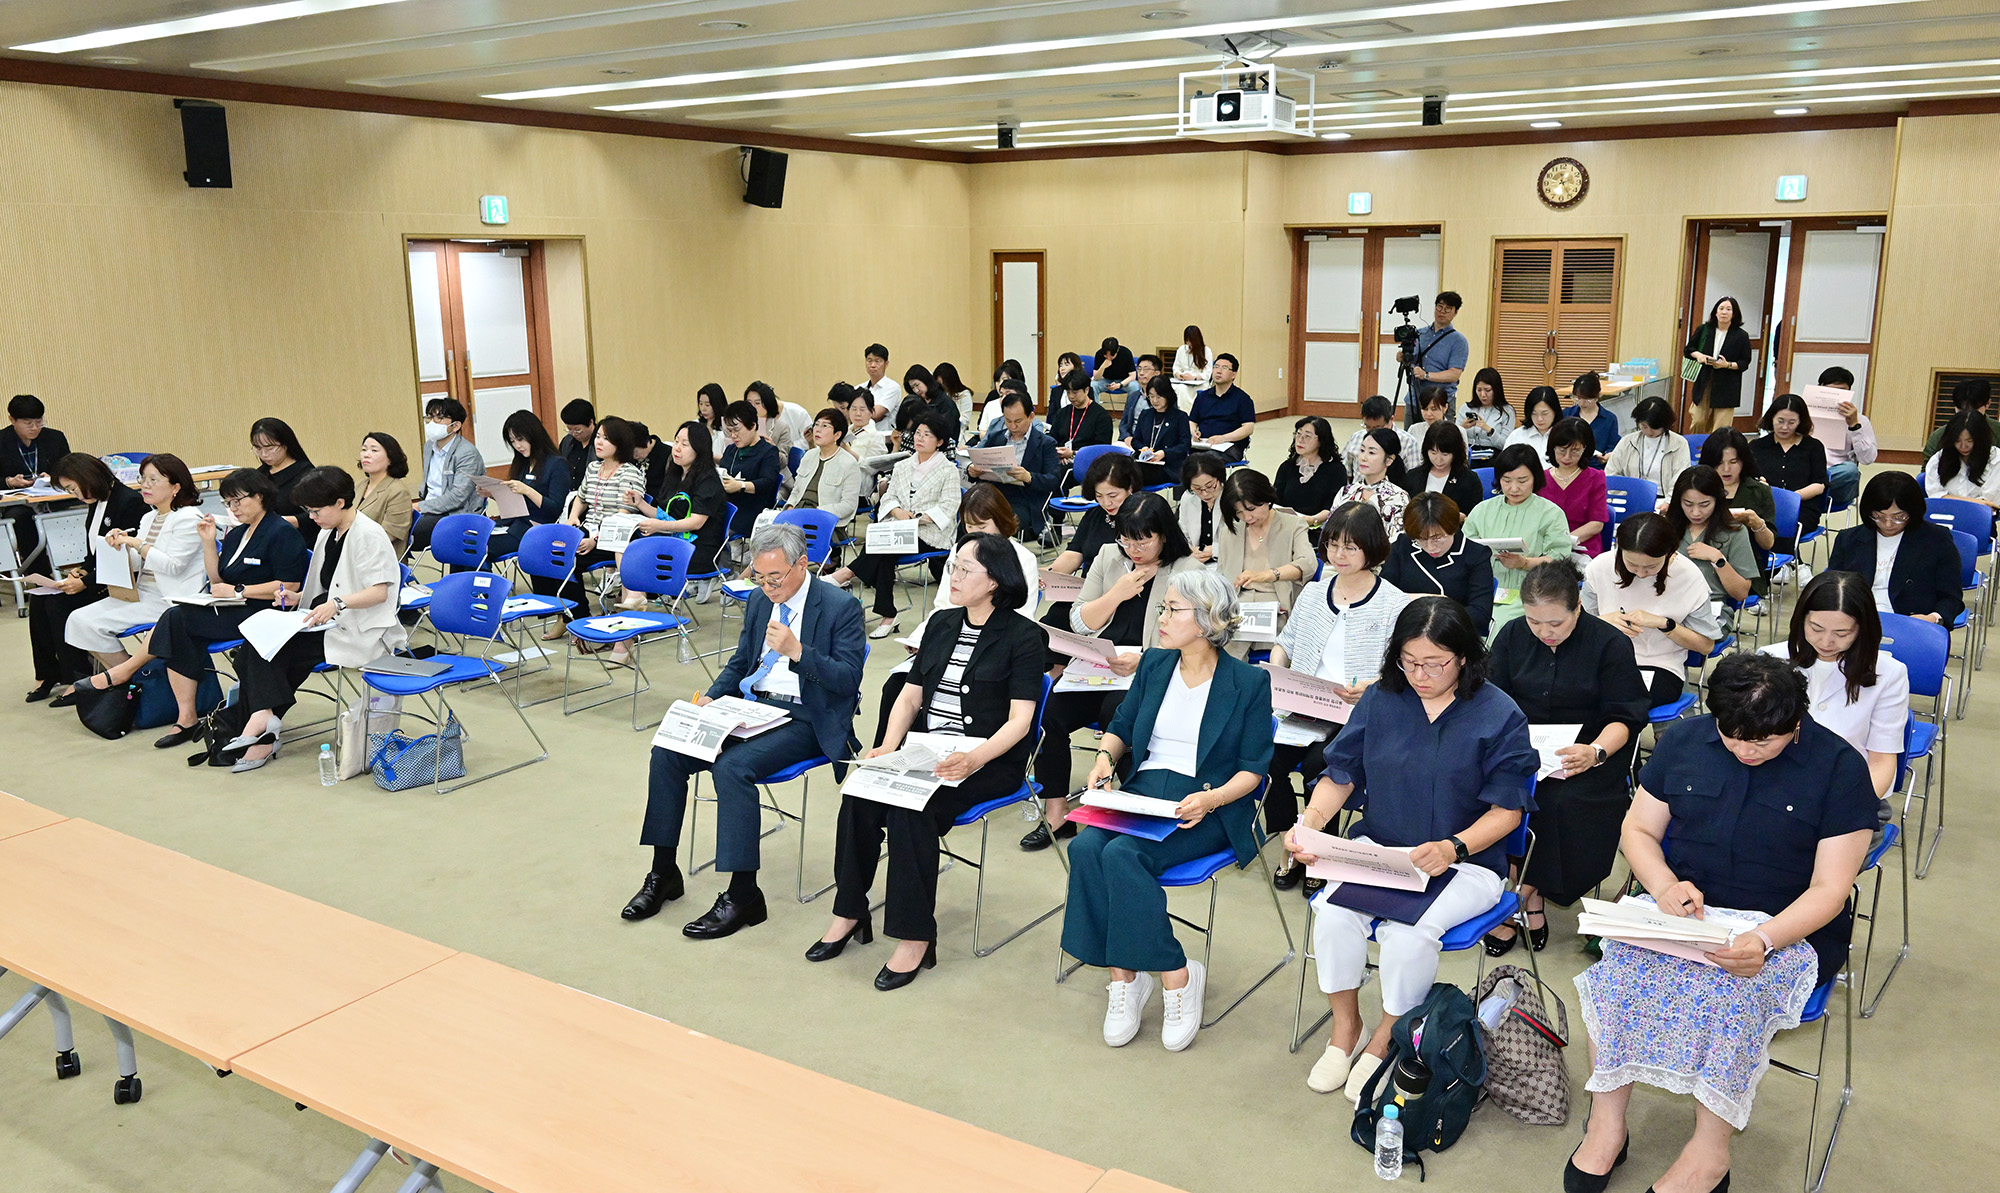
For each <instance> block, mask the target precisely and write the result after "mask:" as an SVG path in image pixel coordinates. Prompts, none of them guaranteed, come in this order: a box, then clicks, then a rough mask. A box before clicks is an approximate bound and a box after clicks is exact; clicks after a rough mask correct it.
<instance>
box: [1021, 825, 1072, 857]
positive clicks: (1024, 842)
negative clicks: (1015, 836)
mask: <svg viewBox="0 0 2000 1193" xmlns="http://www.w3.org/2000/svg"><path fill="white" fill-rule="evenodd" d="M1074 836H1076V825H1075V824H1074V823H1072V822H1070V821H1067V820H1065V821H1063V823H1062V827H1061V828H1058V829H1056V831H1054V832H1050V831H1049V825H1048V822H1047V821H1043V822H1042V823H1040V824H1038V825H1036V826H1035V827H1034V830H1033V831H1031V832H1030V833H1029V834H1028V835H1027V836H1025V837H1022V838H1021V848H1022V849H1023V850H1025V851H1027V852H1028V853H1034V852H1035V851H1036V850H1040V849H1047V848H1048V847H1049V846H1051V845H1054V844H1055V843H1056V842H1057V841H1067V840H1069V839H1070V838H1071V837H1074Z"/></svg>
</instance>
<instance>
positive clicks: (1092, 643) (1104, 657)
mask: <svg viewBox="0 0 2000 1193" xmlns="http://www.w3.org/2000/svg"><path fill="white" fill-rule="evenodd" d="M1042 628H1043V629H1044V630H1047V631H1048V633H1049V649H1050V650H1053V651H1055V652H1056V653H1057V654H1066V655H1068V656H1069V657H1070V658H1073V659H1089V660H1092V661H1094V662H1098V663H1108V662H1110V661H1111V659H1112V656H1114V655H1116V654H1117V653H1118V648H1117V647H1116V646H1114V645H1112V644H1111V643H1109V642H1106V641H1105V640H1104V639H1102V638H1092V637H1090V636H1088V635H1086V634H1072V633H1070V632H1069V631H1068V630H1059V629H1057V628H1056V627H1054V626H1052V625H1045V626H1043V627H1042Z"/></svg>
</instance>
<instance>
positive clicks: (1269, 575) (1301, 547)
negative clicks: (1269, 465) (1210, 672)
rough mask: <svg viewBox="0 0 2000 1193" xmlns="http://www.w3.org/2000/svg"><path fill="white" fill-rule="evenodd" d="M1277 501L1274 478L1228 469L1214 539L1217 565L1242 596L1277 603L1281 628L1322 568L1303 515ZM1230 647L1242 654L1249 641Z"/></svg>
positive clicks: (1245, 470) (1244, 598)
mask: <svg viewBox="0 0 2000 1193" xmlns="http://www.w3.org/2000/svg"><path fill="white" fill-rule="evenodd" d="M1277 500H1278V497H1277V493H1276V492H1275V491H1274V490H1273V489H1272V488H1271V482H1270V481H1268V480H1266V479H1265V478H1264V474H1263V473H1261V472H1258V471H1257V470H1256V469H1254V468H1238V469H1235V470H1234V471H1233V472H1232V473H1231V474H1230V477H1229V479H1228V480H1227V481H1226V482H1224V483H1223V486H1222V497H1221V498H1220V499H1219V500H1218V501H1217V503H1216V504H1218V505H1220V506H1221V507H1222V530H1221V532H1220V533H1219V534H1217V535H1216V538H1215V565H1216V568H1217V570H1218V571H1219V572H1220V573H1221V575H1222V578H1223V579H1225V580H1227V581H1229V582H1230V583H1231V584H1233V585H1235V586H1236V590H1237V594H1238V599H1239V600H1242V601H1275V602H1277V605H1278V625H1279V626H1280V627H1282V626H1283V625H1284V624H1285V619H1286V618H1287V617H1290V616H1291V612H1292V607H1293V605H1294V604H1296V603H1297V601H1298V598H1299V589H1300V587H1301V586H1303V585H1304V584H1305V583H1306V582H1307V581H1308V580H1311V579H1312V578H1313V573H1314V572H1315V571H1317V570H1318V569H1317V567H1316V566H1315V563H1316V560H1315V559H1314V557H1313V546H1312V534H1311V532H1310V531H1308V530H1307V529H1306V523H1305V519H1303V518H1301V517H1299V516H1298V515H1297V514H1295V513H1293V512H1291V511H1290V510H1287V509H1280V508H1279V507H1278V504H1277ZM1229 651H1230V653H1232V654H1234V655H1236V657H1237V658H1239V659H1240V658H1243V657H1245V656H1247V655H1248V654H1249V652H1250V643H1248V642H1246V641H1242V640H1240V639H1237V640H1232V641H1231V642H1230V644H1229Z"/></svg>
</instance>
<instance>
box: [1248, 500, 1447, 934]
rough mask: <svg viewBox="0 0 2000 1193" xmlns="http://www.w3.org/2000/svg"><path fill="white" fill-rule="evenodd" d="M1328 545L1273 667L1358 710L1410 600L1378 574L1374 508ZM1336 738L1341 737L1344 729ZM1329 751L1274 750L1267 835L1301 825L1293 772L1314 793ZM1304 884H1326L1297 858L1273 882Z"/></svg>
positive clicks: (1332, 534)
mask: <svg viewBox="0 0 2000 1193" xmlns="http://www.w3.org/2000/svg"><path fill="white" fill-rule="evenodd" d="M1438 500H1440V501H1442V500H1444V498H1439V499H1438ZM1320 543H1321V544H1322V545H1323V546H1324V547H1325V549H1326V565H1327V566H1326V571H1325V573H1323V574H1322V575H1321V576H1320V578H1319V579H1317V580H1315V581H1313V582H1312V583H1311V584H1308V585H1306V587H1305V591H1304V592H1303V593H1302V594H1301V595H1300V597H1299V603H1298V605H1297V606H1295V607H1294V609H1293V610H1292V617H1291V620H1290V621H1287V622H1286V623H1285V628H1284V629H1282V630H1280V631H1278V644H1277V645H1276V646H1275V647H1273V648H1272V650H1271V665H1272V666H1273V667H1284V668H1288V669H1290V670H1292V671H1296V672H1298V673H1299V674H1301V675H1305V676H1310V677H1312V678H1313V679H1316V680H1324V681H1326V682H1327V683H1329V684H1331V685H1333V695H1335V696H1336V697H1338V698H1339V699H1340V700H1341V701H1342V702H1343V703H1345V704H1348V705H1352V704H1353V703H1354V702H1355V701H1357V700H1359V699H1361V694H1362V693H1363V692H1365V691H1367V690H1368V688H1369V687H1370V686H1371V685H1373V684H1374V683H1375V681H1377V680H1379V679H1381V678H1382V652H1383V650H1385V649H1386V648H1387V647H1388V645H1389V636H1390V635H1391V634H1392V633H1393V632H1394V631H1395V628H1396V618H1397V617H1398V616H1399V615H1401V614H1402V612H1403V606H1405V605H1407V604H1409V603H1410V598H1409V597H1408V596H1406V595H1404V594H1403V592H1402V590H1401V589H1399V588H1397V587H1396V586H1395V585H1393V584H1391V583H1389V582H1388V581H1387V580H1383V579H1381V578H1379V577H1377V576H1376V574H1375V569H1376V568H1377V567H1379V566H1380V565H1381V563H1382V560H1383V559H1385V558H1387V557H1388V554H1389V532H1388V530H1387V528H1385V527H1384V526H1383V525H1382V515H1380V514H1378V513H1376V512H1375V507H1374V506H1372V505H1363V504H1361V503H1360V502H1358V501H1350V502H1348V503H1346V504H1345V505H1337V506H1335V507H1334V508H1333V512H1332V513H1330V514H1328V515H1327V518H1326V525H1325V528H1324V529H1323V530H1321V532H1320ZM1306 715H1308V716H1310V715H1311V714H1306ZM1314 719H1315V720H1323V719H1326V718H1314ZM1334 732H1336V733H1338V732H1339V728H1338V726H1336V727H1335V729H1334ZM1325 753H1326V750H1325V747H1324V745H1322V744H1321V743H1318V742H1315V743H1313V744H1311V745H1303V746H1293V745H1274V746H1273V747H1272V748H1271V784H1270V786H1269V787H1266V788H1265V789H1264V831H1265V832H1268V833H1282V832H1284V831H1285V830H1287V829H1289V828H1291V827H1292V825H1294V824H1296V823H1298V819H1299V794H1298V790H1297V789H1296V788H1294V787H1293V786H1292V772H1293V771H1295V770H1301V769H1302V770H1303V771H1304V774H1305V779H1306V786H1307V787H1308V788H1310V787H1311V786H1312V784H1313V783H1314V782H1315V781H1317V780H1318V778H1319V774H1320V771H1321V770H1322V769H1324V767H1325ZM1302 879H1303V880H1304V881H1305V883H1306V885H1307V888H1308V889H1307V892H1306V893H1307V895H1308V897H1310V896H1311V895H1314V894H1317V893H1319V888H1320V887H1322V886H1325V885H1326V884H1325V883H1323V882H1320V881H1319V880H1317V879H1309V878H1306V872H1305V867H1303V866H1301V865H1299V864H1298V863H1296V862H1294V861H1292V860H1291V859H1290V858H1287V859H1286V860H1285V865H1284V867H1283V868H1282V869H1280V870H1279V871H1278V872H1277V873H1276V874H1275V875H1273V876H1272V882H1273V883H1275V884H1276V886H1277V888H1278V889H1279V890H1281V891H1288V890H1291V889H1292V888H1293V887H1295V886H1298V885H1299V883H1300V881H1301V880H1302Z"/></svg>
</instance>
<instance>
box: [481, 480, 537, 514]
mask: <svg viewBox="0 0 2000 1193" xmlns="http://www.w3.org/2000/svg"><path fill="white" fill-rule="evenodd" d="M472 483H473V484H475V485H477V486H478V487H479V492H480V493H481V494H482V495H483V496H485V497H489V498H491V499H492V501H493V516H494V517H495V518H525V517H527V516H528V499H527V498H525V497H523V496H521V495H520V494H519V493H516V492H515V491H514V490H512V489H510V488H508V487H507V482H506V481H503V480H495V479H494V478H492V477H490V476H475V477H473V478H472Z"/></svg>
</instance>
